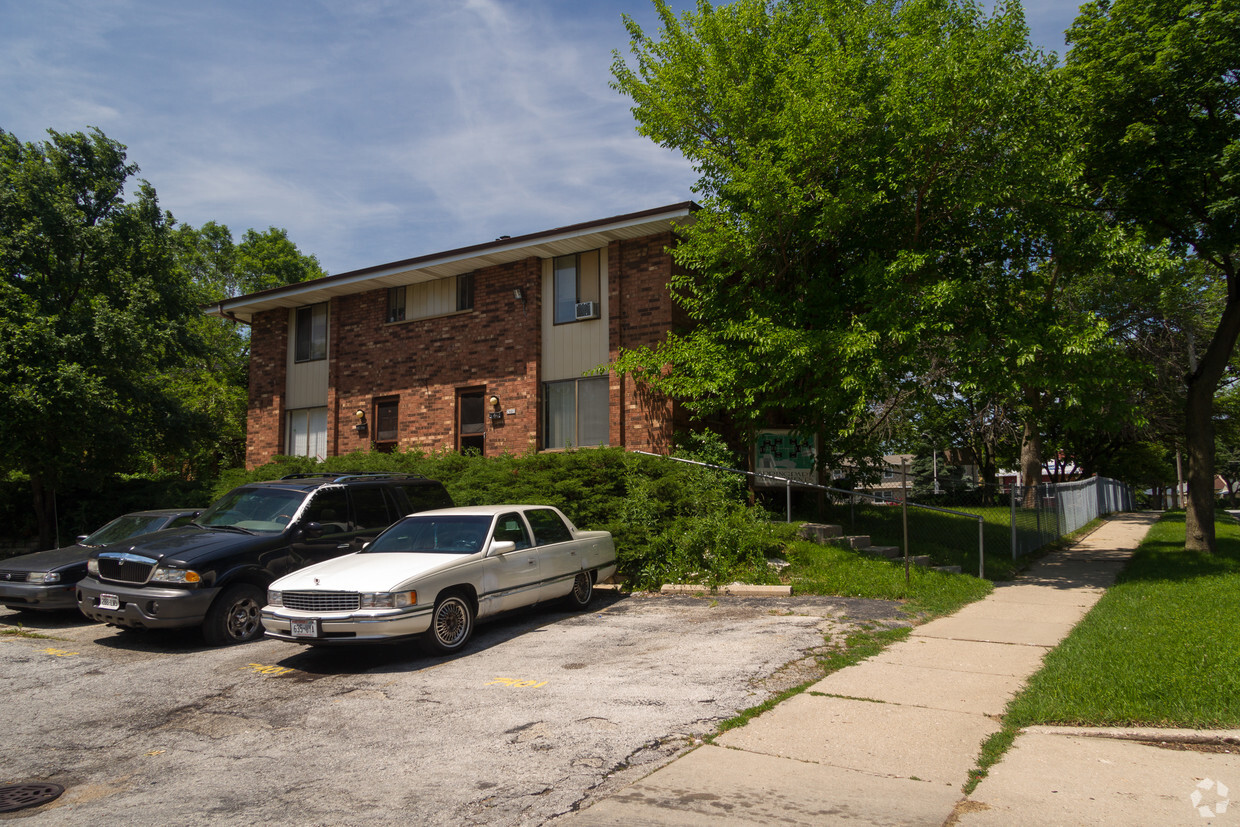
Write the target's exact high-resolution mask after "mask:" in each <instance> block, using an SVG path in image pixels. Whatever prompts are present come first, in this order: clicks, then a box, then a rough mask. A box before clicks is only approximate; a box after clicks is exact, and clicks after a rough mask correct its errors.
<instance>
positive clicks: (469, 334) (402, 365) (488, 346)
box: [328, 258, 542, 454]
mask: <svg viewBox="0 0 1240 827" xmlns="http://www.w3.org/2000/svg"><path fill="white" fill-rule="evenodd" d="M541 267H542V265H541V262H540V261H539V260H538V259H535V258H530V259H525V260H523V261H519V262H515V263H512V264H507V265H503V266H499V267H491V268H487V269H484V270H479V271H477V273H475V275H474V309H473V310H472V311H467V312H463V313H459V314H455V315H451V316H439V317H435V318H430V319H415V320H410V321H404V322H396V323H393V324H387V323H385V321H384V320H385V317H386V314H387V302H388V293H387V290H386V289H381V290H371V291H367V292H365V293H358V294H356V295H352V296H343V297H340V298H337V299H333V301H332V343H333V348H332V351H331V356H330V358H331V368H330V374H331V375H330V379H329V383H330V386H331V388H332V394H331V396H330V398H329V400H328V405H329V408H328V420H329V425H328V428H329V432H330V431H331V429H332V423H333V422H338V423H339V427H338V428H337V439H336V442H335V445H334V450H335V453H338V454H345V453H348V452H350V451H354V450H359V449H365V448H368V447H369V441H370V439H371V438H373V436H374V433H373V430H372V431H371V433H370V434H369V436H368V437H367V438H365V439H363V438H360V437H358V435H357V434H356V432H355V430H354V429H353V425H354V423H355V414H356V411H358V410H364V411H366V416H367V421H368V422H369V423H370V427H371V428H372V429H373V427H374V408H373V401H374V400H375V399H376V398H380V397H391V396H399V397H400V403H399V411H398V415H397V418H398V423H399V424H398V441H397V444H398V447H399V448H401V449H409V448H423V449H427V450H435V449H449V450H453V449H455V448H456V430H457V429H456V408H457V393H458V391H460V390H462V389H467V388H468V389H480V390H482V391H484V392H485V395H486V396H488V397H490V396H497V397H499V400H500V410H501V411H507V410H509V409H515V411H516V413H515V414H513V415H505V416H504V418H503V420H502V421H493V420H490V419H488V421H487V426H486V436H485V445H486V449H485V450H486V453H487V454H500V453H504V452H511V453H524V452H526V451H529V450H531V449H532V448H534V447H535V445H536V444H537V438H538V363H539V359H540V355H541V352H540V350H539V336H538V320H539V318H540V317H539V313H540V312H541V311H540V307H541V304H540V289H539V288H540V285H541V273H542V269H541ZM516 288H520V289H521V291H522V294H523V296H524V298H523V299H522V300H518V299H517V298H516V297H515V296H514V295H513V291H514V290H515V289H516ZM487 410H488V412H489V411H490V410H491V409H490V407H489V406H488V407H487ZM330 442H331V434H330V433H329V443H330Z"/></svg>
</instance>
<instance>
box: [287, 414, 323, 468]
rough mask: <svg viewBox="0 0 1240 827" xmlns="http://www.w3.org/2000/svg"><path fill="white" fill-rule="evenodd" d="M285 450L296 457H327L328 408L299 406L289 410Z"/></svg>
mask: <svg viewBox="0 0 1240 827" xmlns="http://www.w3.org/2000/svg"><path fill="white" fill-rule="evenodd" d="M287 434H288V438H287V440H286V442H287V444H286V445H285V448H284V452H285V453H286V454H288V455H289V456H294V457H314V458H315V459H326V458H327V408H325V407H324V408H298V409H296V410H292V411H289V412H288V430H287Z"/></svg>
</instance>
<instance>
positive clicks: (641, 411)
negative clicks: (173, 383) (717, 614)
mask: <svg viewBox="0 0 1240 827" xmlns="http://www.w3.org/2000/svg"><path fill="white" fill-rule="evenodd" d="M695 209H696V206H695V205H694V204H693V203H691V202H684V203H681V204H673V205H671V206H668V207H662V208H658V209H653V210H647V211H644V212H638V213H631V214H628V215H621V216H616V217H614V218H607V219H602V220H599V221H591V222H588V223H584V224H577V225H573V226H570V227H563V228H560V229H556V230H548V231H545V232H540V233H534V234H531V235H526V236H520V237H517V238H508V237H504V238H500V239H497V240H495V241H493V242H489V243H486V244H479V245H476V246H472V247H466V248H462V249H458V250H450V251H447V252H443V253H437V254H434V255H428V256H421V257H418V258H412V259H407V260H405V261H398V262H393V263H391V264H381V265H377V266H374V267H366V268H363V269H361V270H354V271H352V272H348V273H340V274H338V275H333V276H328V277H326V278H322V279H316V280H314V281H309V282H303V283H300V284H294V285H288V286H286V287H280V288H275V289H271V290H264V291H262V292H258V293H252V294H250V295H248V296H240V297H238V298H235V299H228V300H225V301H223V302H220V303H219V305H218V306H215V307H213V308H212V309H211V310H210V311H209V312H210V313H212V314H214V315H219V316H223V317H225V318H229V319H233V320H235V321H240V322H245V323H247V324H249V325H250V326H251V335H250V398H249V418H248V433H247V446H246V463H247V465H248V466H249V467H254V466H256V465H260V464H262V463H264V462H266V461H268V460H270V459H271V458H272V457H274V456H276V455H277V454H292V455H302V456H315V457H320V458H321V457H327V456H335V455H340V454H347V453H349V452H352V451H357V450H379V451H391V450H394V449H397V448H399V449H402V450H407V449H412V448H421V449H426V450H441V449H448V450H467V449H474V450H477V451H480V452H482V453H483V454H487V455H495V454H501V453H505V452H510V453H525V452H527V451H531V450H557V449H564V448H567V447H578V446H594V445H613V446H621V447H624V448H627V449H631V450H636V449H640V450H646V451H654V452H659V453H666V452H667V451H669V450H670V448H671V436H672V430H673V421H674V420H675V419H676V418H677V410H676V407H675V406H674V405H673V403H672V402H670V401H668V400H665V399H659V398H652V397H651V396H650V395H649V394H646V393H643V392H642V389H641V388H639V387H638V386H636V383H634V382H633V380H632V379H630V378H628V377H625V376H620V375H617V374H616V373H614V372H608V371H606V370H603V371H602V372H598V369H599V368H600V367H602V366H605V365H607V364H608V363H609V362H610V361H612V360H613V359H614V358H615V356H616V354H617V351H618V349H619V348H621V347H629V348H632V347H639V346H642V345H653V344H655V343H656V342H657V341H659V340H660V339H661V338H662V337H663V336H664V335H665V334H666V333H667V332H668V331H669V330H670V329H671V328H672V326H673V324H674V323H675V322H676V321H678V316H677V310H676V309H675V307H674V305H673V303H672V300H671V296H670V293H669V292H668V286H667V285H668V282H669V280H670V279H671V276H672V260H671V257H670V256H669V255H668V252H667V250H668V248H669V247H671V246H672V245H673V243H674V240H675V238H674V228H675V227H676V226H677V225H681V224H684V223H685V222H687V221H690V220H692V214H693V211H694V210H695Z"/></svg>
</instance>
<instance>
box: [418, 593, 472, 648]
mask: <svg viewBox="0 0 1240 827" xmlns="http://www.w3.org/2000/svg"><path fill="white" fill-rule="evenodd" d="M473 634H474V607H473V605H471V604H470V602H469V600H468V599H466V598H465V596H464V595H462V594H461V593H460V592H448V593H447V594H442V595H440V596H439V599H438V600H436V601H435V610H434V611H433V612H432V613H431V628H429V629H427V630H426V633H425V638H424V640H425V641H426V643H427V645H428V646H430V648H431V649H434V650H435V651H436V652H439V653H441V654H445V655H446V654H451V653H452V652H457V651H460V650H461V649H462V648H464V646H465V644H466V643H468V642H469V639H470V638H471V637H472V636H473Z"/></svg>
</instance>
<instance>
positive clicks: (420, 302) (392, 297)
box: [387, 273, 474, 322]
mask: <svg viewBox="0 0 1240 827" xmlns="http://www.w3.org/2000/svg"><path fill="white" fill-rule="evenodd" d="M473 309H474V274H473V273H465V274H463V275H460V276H451V277H450V278H446V279H435V280H434V281H423V282H418V283H417V284H409V285H406V286H404V287H393V288H390V289H389V290H388V310H387V320H388V321H389V322H403V321H405V320H406V319H426V318H429V317H431V316H446V315H448V314H450V313H461V312H463V311H466V310H473Z"/></svg>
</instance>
